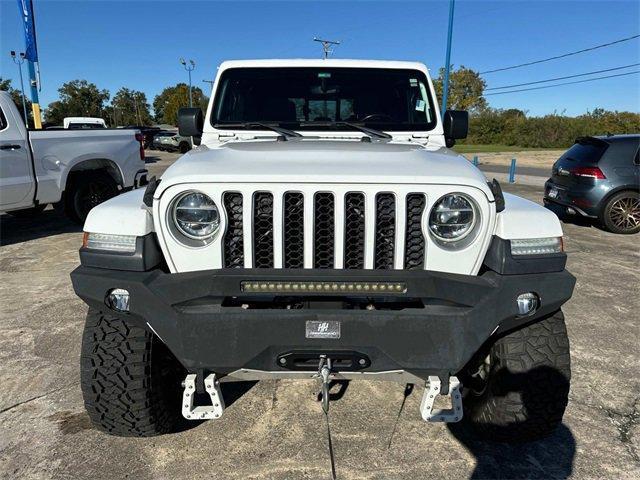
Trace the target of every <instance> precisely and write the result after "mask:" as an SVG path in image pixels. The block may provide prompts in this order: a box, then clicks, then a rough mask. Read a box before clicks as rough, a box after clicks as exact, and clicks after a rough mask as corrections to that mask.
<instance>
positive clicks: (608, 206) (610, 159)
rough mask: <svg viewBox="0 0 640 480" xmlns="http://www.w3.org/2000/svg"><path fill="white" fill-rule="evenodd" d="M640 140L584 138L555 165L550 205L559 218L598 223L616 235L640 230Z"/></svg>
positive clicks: (547, 199)
mask: <svg viewBox="0 0 640 480" xmlns="http://www.w3.org/2000/svg"><path fill="white" fill-rule="evenodd" d="M639 147H640V135H636V134H634V135H611V136H601V137H600V136H599V137H581V138H578V139H577V140H576V143H575V144H574V145H573V146H572V147H571V148H570V149H569V150H567V151H566V152H565V153H564V155H562V156H561V157H560V158H559V159H558V160H557V161H556V163H555V164H554V165H553V169H552V175H551V178H550V179H549V180H547V182H546V183H545V189H544V204H545V206H546V207H547V208H549V209H551V210H553V211H554V212H556V213H557V214H558V215H559V216H561V217H564V216H566V215H579V216H583V217H587V218H592V219H596V220H598V221H599V222H600V223H601V224H602V226H603V227H604V228H606V229H607V230H609V231H611V232H614V233H637V232H639V231H640V158H639V155H640V151H639V150H640V148H639Z"/></svg>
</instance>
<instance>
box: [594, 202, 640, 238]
mask: <svg viewBox="0 0 640 480" xmlns="http://www.w3.org/2000/svg"><path fill="white" fill-rule="evenodd" d="M602 223H603V225H604V226H605V228H606V229H607V230H609V231H610V232H613V233H625V234H629V233H637V232H640V194H638V193H637V192H620V193H617V194H615V195H614V196H613V197H611V198H610V199H609V201H608V202H607V204H606V205H605V207H604V210H603V212H602Z"/></svg>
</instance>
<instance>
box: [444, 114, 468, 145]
mask: <svg viewBox="0 0 640 480" xmlns="http://www.w3.org/2000/svg"><path fill="white" fill-rule="evenodd" d="M467 133H469V112H467V111H465V110H447V111H446V112H444V138H445V139H447V140H457V139H460V138H467Z"/></svg>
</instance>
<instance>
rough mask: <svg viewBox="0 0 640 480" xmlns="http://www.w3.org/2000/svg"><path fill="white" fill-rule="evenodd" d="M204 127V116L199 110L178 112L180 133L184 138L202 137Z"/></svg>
mask: <svg viewBox="0 0 640 480" xmlns="http://www.w3.org/2000/svg"><path fill="white" fill-rule="evenodd" d="M203 127H204V115H202V110H200V109H199V108H181V109H180V110H178V132H179V133H180V135H182V136H183V137H200V136H201V135H202V129H203Z"/></svg>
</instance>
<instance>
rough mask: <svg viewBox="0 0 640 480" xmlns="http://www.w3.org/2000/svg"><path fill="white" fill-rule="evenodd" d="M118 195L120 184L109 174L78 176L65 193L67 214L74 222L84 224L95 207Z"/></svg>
mask: <svg viewBox="0 0 640 480" xmlns="http://www.w3.org/2000/svg"><path fill="white" fill-rule="evenodd" d="M117 194H118V184H117V183H116V182H115V180H114V179H113V178H111V176H110V175H109V174H108V173H103V172H95V173H85V174H81V175H76V176H75V177H74V178H72V179H71V181H70V184H69V187H68V189H67V191H65V199H64V202H65V204H64V207H65V213H66V214H67V215H68V216H69V218H71V220H73V221H74V222H76V223H79V224H83V223H84V221H85V220H86V218H87V215H88V214H89V211H90V210H91V209H92V208H93V207H95V206H97V205H100V204H101V203H102V202H104V201H106V200H109V199H110V198H112V197H115V196H116V195H117Z"/></svg>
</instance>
